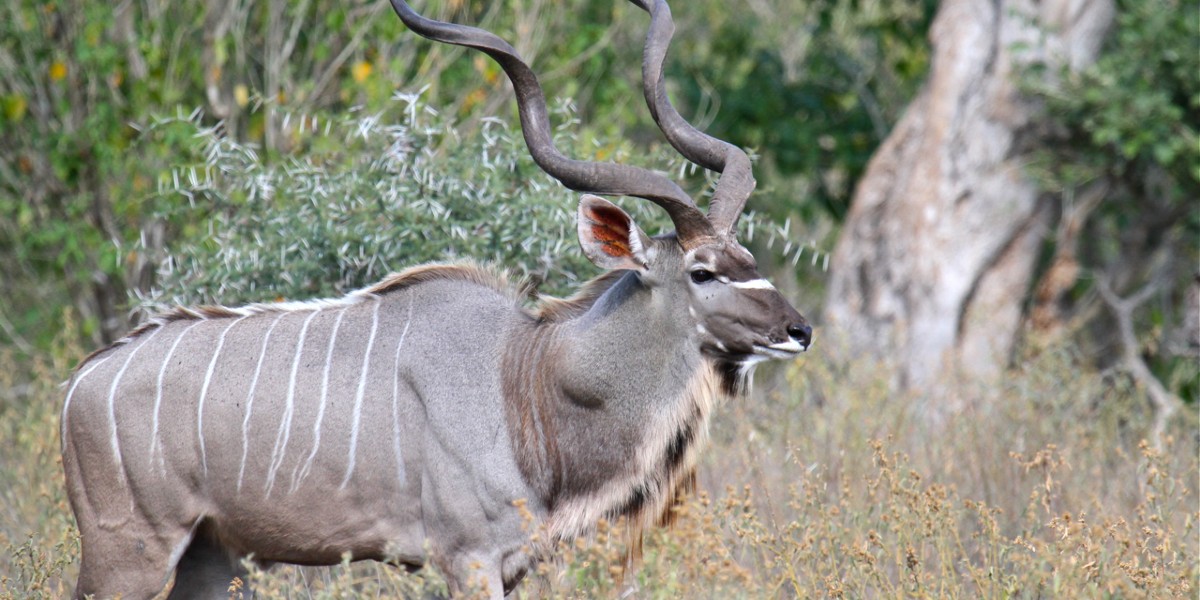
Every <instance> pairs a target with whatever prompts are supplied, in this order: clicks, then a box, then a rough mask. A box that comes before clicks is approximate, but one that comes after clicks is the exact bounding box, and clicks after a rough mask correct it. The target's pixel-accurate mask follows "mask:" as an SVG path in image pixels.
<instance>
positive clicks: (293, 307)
mask: <svg viewBox="0 0 1200 600" xmlns="http://www.w3.org/2000/svg"><path fill="white" fill-rule="evenodd" d="M431 281H464V282H468V283H472V284H476V285H479V286H480V287H484V288H487V289H489V290H492V291H495V292H498V293H500V294H502V295H504V296H506V297H508V298H511V299H512V301H513V303H514V304H517V303H519V302H520V301H521V300H522V299H523V298H527V297H528V296H529V290H530V285H529V283H528V282H525V281H521V282H519V283H518V284H517V285H513V284H512V283H511V282H510V281H509V277H508V276H507V275H506V274H505V273H504V272H502V271H497V270H494V269H489V268H487V267H482V266H479V265H476V264H474V263H469V262H463V263H454V264H429V265H418V266H415V267H410V268H408V269H405V270H403V271H401V272H399V273H392V274H391V275H388V276H387V277H384V278H383V279H382V280H381V281H379V282H378V283H374V284H372V285H370V286H367V287H365V288H362V289H358V290H354V291H352V292H349V293H347V294H345V295H343V296H341V297H338V298H317V299H313V300H300V301H283V302H255V303H252V304H246V305H244V306H221V305H215V304H205V305H201V306H175V307H173V308H170V309H168V310H167V311H165V312H162V313H159V314H156V315H154V316H152V317H150V319H149V320H147V321H146V322H145V323H142V324H141V325H138V326H137V327H135V328H134V329H133V330H132V331H130V332H129V333H128V334H126V335H125V336H124V337H122V338H121V339H119V340H117V341H115V342H113V343H111V344H109V345H108V346H105V347H103V348H99V349H97V350H95V351H93V352H92V353H91V354H89V355H87V356H86V357H84V359H83V360H81V361H79V364H78V365H77V366H76V367H75V370H76V371H78V370H79V368H80V367H83V366H84V365H86V364H87V363H88V362H90V361H92V360H94V359H95V358H97V357H99V356H101V355H103V354H105V353H107V352H109V351H111V350H114V349H116V348H119V347H121V346H124V345H126V344H128V343H130V342H132V341H134V340H136V339H137V338H139V337H141V336H142V335H145V334H146V333H149V332H151V331H153V330H155V329H158V328H160V327H165V326H166V325H169V324H171V323H174V322H175V321H203V320H213V319H230V318H240V317H247V316H252V315H259V314H276V313H280V312H292V311H307V310H318V309H323V308H337V307H341V306H350V305H354V304H359V303H362V302H368V301H371V300H378V299H380V298H383V297H384V296H387V295H388V294H391V293H393V292H398V291H400V290H404V289H408V288H410V287H413V286H415V285H420V284H422V283H426V282H431Z"/></svg>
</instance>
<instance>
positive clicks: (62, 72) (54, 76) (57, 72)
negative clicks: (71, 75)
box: [50, 60, 67, 81]
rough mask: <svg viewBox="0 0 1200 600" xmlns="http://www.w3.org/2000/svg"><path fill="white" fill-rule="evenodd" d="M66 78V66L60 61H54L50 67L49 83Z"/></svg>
mask: <svg viewBox="0 0 1200 600" xmlns="http://www.w3.org/2000/svg"><path fill="white" fill-rule="evenodd" d="M66 76H67V65H65V64H63V62H62V61H61V60H56V61H54V62H53V63H51V65H50V81H59V80H61V79H62V78H63V77H66Z"/></svg>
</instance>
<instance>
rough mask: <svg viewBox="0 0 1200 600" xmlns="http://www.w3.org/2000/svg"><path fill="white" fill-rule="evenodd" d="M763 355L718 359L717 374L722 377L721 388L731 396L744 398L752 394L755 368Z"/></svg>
mask: <svg viewBox="0 0 1200 600" xmlns="http://www.w3.org/2000/svg"><path fill="white" fill-rule="evenodd" d="M760 362H762V357H759V356H754V355H751V356H747V357H743V358H742V359H741V360H733V359H728V358H723V359H720V360H718V361H717V374H718V375H720V377H721V390H722V391H723V392H725V394H726V395H728V396H729V397H730V398H744V397H746V396H747V395H749V394H750V384H751V381H752V380H753V378H754V368H755V367H756V366H758V363H760Z"/></svg>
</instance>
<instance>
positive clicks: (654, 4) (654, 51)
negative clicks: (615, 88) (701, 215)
mask: <svg viewBox="0 0 1200 600" xmlns="http://www.w3.org/2000/svg"><path fill="white" fill-rule="evenodd" d="M630 2H632V3H633V4H635V5H637V6H638V7H639V8H641V9H642V10H644V11H646V12H648V13H650V29H649V30H648V31H647V32H646V46H645V50H644V51H643V55H642V56H643V58H642V88H643V91H644V92H645V94H646V104H648V105H649V106H650V113H651V114H652V115H653V116H654V121H655V122H656V123H658V126H659V128H660V129H662V132H663V134H664V135H665V136H666V137H667V141H668V142H670V143H671V145H672V146H674V147H675V149H676V150H678V151H679V153H680V154H682V155H683V156H684V157H686V158H687V159H688V160H690V161H692V162H694V163H696V164H698V165H700V166H702V167H704V168H706V169H709V170H711V171H716V172H718V173H720V174H721V178H720V179H719V180H718V181H717V189H716V190H715V191H714V192H713V197H712V201H711V202H709V205H708V218H709V221H711V222H712V226H713V228H714V229H715V230H716V231H717V232H718V233H719V234H721V235H732V234H733V233H734V227H736V225H737V219H738V217H739V216H740V215H741V214H742V209H743V208H745V206H746V200H747V199H749V198H750V193H751V192H753V191H754V185H755V182H754V173H753V171H752V170H751V166H750V157H749V156H746V153H745V152H743V151H742V149H741V148H738V147H737V146H734V145H733V144H730V143H728V142H725V141H722V140H719V139H717V138H715V137H713V136H711V135H708V134H707V133H704V132H703V131H700V130H699V129H696V128H695V127H693V126H692V124H691V123H688V122H687V121H686V120H685V119H684V118H683V117H682V116H680V115H679V111H677V110H675V107H674V106H672V105H671V100H670V99H669V98H667V91H666V86H665V85H664V80H663V62H664V61H665V60H666V57H667V48H668V47H669V46H670V45H671V37H672V36H673V35H674V34H675V23H674V21H672V19H671V8H670V7H669V6H667V2H666V0H630Z"/></svg>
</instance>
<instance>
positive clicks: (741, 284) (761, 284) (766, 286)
mask: <svg viewBox="0 0 1200 600" xmlns="http://www.w3.org/2000/svg"><path fill="white" fill-rule="evenodd" d="M729 285H731V286H733V287H735V288H738V289H741V290H773V289H775V286H773V285H771V282H770V281H767V280H766V279H751V280H750V281H734V282H733V283H730V284H729Z"/></svg>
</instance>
